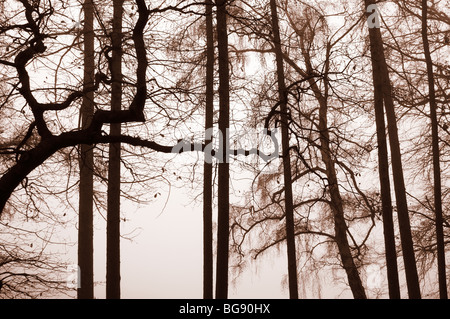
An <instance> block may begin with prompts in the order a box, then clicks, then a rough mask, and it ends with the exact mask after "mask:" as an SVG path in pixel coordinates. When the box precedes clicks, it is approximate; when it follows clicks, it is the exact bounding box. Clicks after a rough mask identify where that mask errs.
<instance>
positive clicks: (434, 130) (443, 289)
mask: <svg viewBox="0 0 450 319" xmlns="http://www.w3.org/2000/svg"><path fill="white" fill-rule="evenodd" d="M427 24H428V8H427V1H426V0H422V40H423V49H424V54H425V61H426V64H427V74H428V90H429V97H430V117H431V138H432V149H433V178H434V210H435V215H436V221H435V222H436V242H437V262H438V276H439V295H440V298H441V299H447V298H448V296H447V278H446V271H445V244H444V230H443V224H442V223H443V216H442V188H441V168H440V163H439V161H440V154H439V135H438V120H437V115H436V112H437V103H436V92H435V89H434V74H433V61H432V59H431V53H430V46H429V43H428V30H427V29H428V27H427Z"/></svg>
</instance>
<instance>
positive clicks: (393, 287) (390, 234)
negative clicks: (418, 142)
mask: <svg viewBox="0 0 450 319" xmlns="http://www.w3.org/2000/svg"><path fill="white" fill-rule="evenodd" d="M372 59H374V57H372ZM372 64H373V66H372V77H373V85H374V109H375V123H376V130H377V142H378V174H379V178H380V192H381V206H382V216H383V232H384V244H385V254H386V268H387V279H388V288H389V298H390V299H400V298H401V295H400V284H399V277H398V266H397V252H396V246H395V233H394V221H393V213H392V198H391V185H390V180H389V160H388V150H387V140H386V126H385V122H384V121H385V120H384V105H383V82H382V81H381V78H380V76H379V74H380V73H381V71H380V70H379V65H378V64H377V63H374V60H373V61H372Z"/></svg>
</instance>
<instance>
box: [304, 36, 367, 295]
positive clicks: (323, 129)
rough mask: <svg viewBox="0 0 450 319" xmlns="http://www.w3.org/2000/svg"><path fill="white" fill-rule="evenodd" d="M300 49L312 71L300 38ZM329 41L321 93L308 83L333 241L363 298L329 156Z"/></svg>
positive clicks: (354, 288)
mask: <svg viewBox="0 0 450 319" xmlns="http://www.w3.org/2000/svg"><path fill="white" fill-rule="evenodd" d="M301 50H302V54H303V57H304V59H305V64H306V75H310V74H313V67H312V63H311V59H310V55H309V52H308V51H307V49H306V46H305V44H304V43H303V40H301ZM330 51H331V47H330V44H328V45H327V52H326V57H327V58H326V59H327V60H326V64H325V72H324V82H325V83H324V92H322V91H321V90H320V88H319V87H318V85H317V82H316V80H315V79H314V78H312V77H310V78H309V80H308V82H309V84H310V86H311V89H312V90H313V92H314V96H315V98H316V99H317V101H318V102H319V132H320V153H321V156H322V161H323V162H324V164H325V167H326V172H327V180H328V187H329V193H330V197H331V205H330V206H331V210H332V212H333V219H334V231H335V235H334V237H335V241H336V245H337V247H338V250H339V255H340V257H341V261H342V266H343V267H344V270H345V272H346V274H347V279H348V284H349V286H350V289H351V291H352V293H353V296H354V298H355V299H366V298H367V296H366V292H365V289H364V286H363V284H362V281H361V277H360V275H359V272H358V268H357V267H356V264H355V262H354V260H353V256H352V253H351V250H350V245H349V243H348V238H347V229H348V227H347V223H346V221H345V215H344V206H343V201H342V196H341V193H340V190H339V184H338V179H337V175H336V167H335V161H334V159H333V157H332V151H331V148H330V131H329V128H328V94H329V93H328V90H329V83H328V78H327V76H328V72H329V66H330V63H329V62H330V60H329V57H330Z"/></svg>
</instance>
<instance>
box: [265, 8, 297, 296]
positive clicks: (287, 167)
mask: <svg viewBox="0 0 450 319" xmlns="http://www.w3.org/2000/svg"><path fill="white" fill-rule="evenodd" d="M270 9H271V13H272V32H273V37H274V39H273V40H274V45H275V56H276V64H277V81H278V93H279V99H280V111H281V135H282V136H281V139H282V140H281V143H282V152H283V176H284V201H285V214H286V242H287V260H288V278H289V297H290V299H298V282H297V257H296V251H295V233H294V200H293V194H292V173H291V158H290V153H289V128H288V125H289V116H288V108H287V92H286V82H285V76H284V66H283V52H282V49H281V39H280V30H279V25H278V13H277V4H276V1H275V0H270Z"/></svg>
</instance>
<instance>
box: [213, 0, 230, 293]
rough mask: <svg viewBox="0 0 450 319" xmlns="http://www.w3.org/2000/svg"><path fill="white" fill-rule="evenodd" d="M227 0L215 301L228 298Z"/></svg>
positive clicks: (221, 48)
mask: <svg viewBox="0 0 450 319" xmlns="http://www.w3.org/2000/svg"><path fill="white" fill-rule="evenodd" d="M226 3H227V0H217V2H216V5H217V47H218V54H219V131H220V133H221V134H222V139H221V141H220V144H221V150H222V151H223V153H222V158H221V161H220V162H219V173H218V192H219V198H218V218H217V223H218V225H217V267H216V276H217V278H216V298H217V299H227V298H228V255H229V236H230V212H229V206H230V194H229V178H230V171H229V163H228V162H229V159H228V155H229V154H228V152H227V150H228V149H229V140H228V128H229V126H230V125H229V123H230V97H229V94H230V84H229V66H228V63H229V61H228V32H227V8H226Z"/></svg>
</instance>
